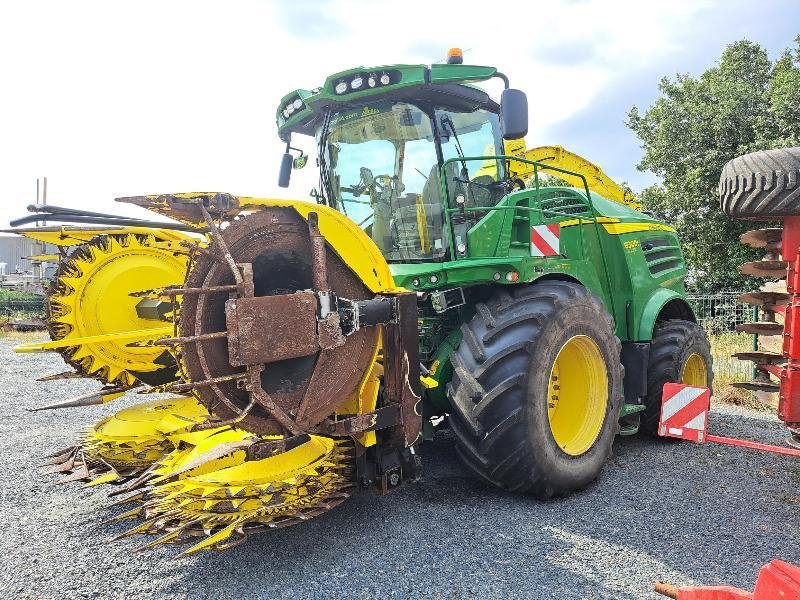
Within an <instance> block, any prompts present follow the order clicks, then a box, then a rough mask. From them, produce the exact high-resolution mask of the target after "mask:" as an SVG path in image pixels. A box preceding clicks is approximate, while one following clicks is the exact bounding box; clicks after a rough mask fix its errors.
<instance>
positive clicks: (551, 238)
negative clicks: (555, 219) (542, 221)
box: [535, 225, 558, 254]
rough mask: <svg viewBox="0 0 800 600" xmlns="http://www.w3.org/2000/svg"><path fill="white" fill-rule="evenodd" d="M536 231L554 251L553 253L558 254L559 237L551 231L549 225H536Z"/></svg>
mask: <svg viewBox="0 0 800 600" xmlns="http://www.w3.org/2000/svg"><path fill="white" fill-rule="evenodd" d="M535 229H536V231H537V232H538V234H539V235H541V236H542V239H543V240H544V241H545V243H546V244H547V245H548V246H550V247H551V248H552V249H553V252H555V253H556V254H558V236H557V235H556V234H554V233H553V232H552V231H550V228H548V227H547V225H536V226H535Z"/></svg>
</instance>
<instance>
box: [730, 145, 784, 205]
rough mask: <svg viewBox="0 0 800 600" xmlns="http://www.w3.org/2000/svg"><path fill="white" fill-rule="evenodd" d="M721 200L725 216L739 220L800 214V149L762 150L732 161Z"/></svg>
mask: <svg viewBox="0 0 800 600" xmlns="http://www.w3.org/2000/svg"><path fill="white" fill-rule="evenodd" d="M719 198H720V202H721V204H722V210H723V211H724V212H725V214H727V215H728V216H730V217H733V218H735V219H749V220H771V219H775V218H780V217H790V216H794V215H800V147H796V148H780V149H776V150H761V151H760V152H752V153H750V154H745V155H744V156H739V157H737V158H734V159H733V160H730V161H728V163H727V164H726V165H725V166H724V167H723V168H722V174H721V175H720V179H719Z"/></svg>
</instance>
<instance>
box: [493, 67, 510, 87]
mask: <svg viewBox="0 0 800 600" xmlns="http://www.w3.org/2000/svg"><path fill="white" fill-rule="evenodd" d="M494 76H495V77H497V78H498V79H501V80H502V81H503V84H504V85H505V86H506V89H508V88H509V83H508V77H506V76H505V75H504V74H503V73H501V72H500V71H497V72H496V73H495V74H494Z"/></svg>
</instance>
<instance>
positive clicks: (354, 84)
mask: <svg viewBox="0 0 800 600" xmlns="http://www.w3.org/2000/svg"><path fill="white" fill-rule="evenodd" d="M362 85H364V78H363V77H361V75H356V76H355V77H353V81H351V82H350V87H351V88H353V89H354V90H357V89H358V88H360V87H361V86H362Z"/></svg>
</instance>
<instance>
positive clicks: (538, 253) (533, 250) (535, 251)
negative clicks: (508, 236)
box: [531, 242, 544, 256]
mask: <svg viewBox="0 0 800 600" xmlns="http://www.w3.org/2000/svg"><path fill="white" fill-rule="evenodd" d="M531 256H544V252H542V251H541V250H539V249H538V248H537V247H536V244H534V243H533V242H531Z"/></svg>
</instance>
